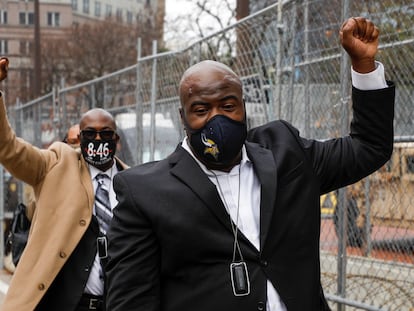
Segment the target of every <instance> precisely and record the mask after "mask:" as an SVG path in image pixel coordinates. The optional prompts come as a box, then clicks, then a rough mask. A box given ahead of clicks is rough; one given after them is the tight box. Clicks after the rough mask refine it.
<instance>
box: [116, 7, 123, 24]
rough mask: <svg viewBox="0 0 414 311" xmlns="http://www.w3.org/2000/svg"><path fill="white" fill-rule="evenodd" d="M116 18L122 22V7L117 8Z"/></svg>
mask: <svg viewBox="0 0 414 311" xmlns="http://www.w3.org/2000/svg"><path fill="white" fill-rule="evenodd" d="M116 20H117V21H118V22H122V9H116Z"/></svg>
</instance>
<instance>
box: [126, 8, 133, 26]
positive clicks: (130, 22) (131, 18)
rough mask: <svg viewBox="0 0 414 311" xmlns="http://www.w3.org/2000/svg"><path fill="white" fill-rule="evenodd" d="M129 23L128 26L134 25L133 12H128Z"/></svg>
mask: <svg viewBox="0 0 414 311" xmlns="http://www.w3.org/2000/svg"><path fill="white" fill-rule="evenodd" d="M126 18H127V23H128V24H132V22H133V15H132V12H131V11H127V17H126Z"/></svg>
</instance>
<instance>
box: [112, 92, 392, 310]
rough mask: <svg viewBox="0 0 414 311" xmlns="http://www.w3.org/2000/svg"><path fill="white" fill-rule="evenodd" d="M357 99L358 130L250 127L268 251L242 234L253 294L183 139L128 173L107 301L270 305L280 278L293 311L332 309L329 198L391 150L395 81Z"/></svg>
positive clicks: (223, 217) (117, 182)
mask: <svg viewBox="0 0 414 311" xmlns="http://www.w3.org/2000/svg"><path fill="white" fill-rule="evenodd" d="M353 96H354V119H353V122H352V124H351V134H350V136H347V137H343V138H338V139H332V140H329V141H324V142H320V141H315V140H308V139H304V138H301V137H300V136H299V133H298V131H297V130H296V129H295V128H294V127H292V126H291V125H289V124H288V123H286V122H283V121H275V122H271V123H269V124H266V125H264V126H261V127H258V128H256V129H253V130H251V131H250V132H249V135H248V141H247V142H246V148H247V152H248V156H249V158H250V159H251V160H252V162H253V166H254V170H255V173H256V174H257V176H258V179H259V181H260V184H261V204H260V246H261V249H260V251H257V250H256V249H255V248H254V246H253V245H252V244H251V243H250V242H249V241H248V240H247V239H246V238H245V236H243V234H242V233H241V234H240V239H239V243H240V247H241V251H242V253H243V256H244V259H245V261H246V262H247V266H248V270H249V274H250V281H251V293H250V295H248V296H243V297H235V296H234V295H233V293H232V287H231V282H230V272H229V265H230V262H231V259H232V252H233V233H232V230H231V225H230V222H229V216H228V214H227V212H226V210H225V207H224V205H223V203H222V201H221V200H220V196H219V194H218V192H217V190H216V187H215V186H214V184H213V183H211V182H210V180H209V179H208V177H207V176H206V175H205V174H204V173H203V171H202V170H201V169H200V167H199V166H198V165H197V163H196V162H195V161H194V159H193V158H192V157H191V156H190V155H189V154H188V153H187V152H186V151H185V150H184V149H183V148H182V147H181V146H178V148H177V149H176V151H175V152H174V153H173V154H171V155H170V156H169V157H168V158H167V159H165V160H162V161H159V162H152V163H147V164H144V165H141V166H138V167H135V168H133V169H130V170H128V171H125V172H122V173H119V174H118V175H117V176H116V177H115V179H114V188H115V191H116V192H117V195H118V200H119V205H118V206H117V207H116V209H115V211H114V218H113V222H112V226H111V229H110V232H109V234H108V236H109V256H110V259H109V262H108V266H107V277H108V296H107V309H108V310H111V311H116V310H142V311H153V310H157V311H158V310H162V311H183V310H197V311H204V310H206V311H207V310H209V311H210V310H223V311H224V310H226V311H227V310H241V311H243V310H249V311H250V310H265V308H266V280H270V281H271V282H272V284H273V286H274V287H275V288H276V290H277V292H278V293H279V295H280V297H281V299H282V300H283V302H284V303H285V305H286V306H287V309H288V310H289V311H304V310H324V305H325V300H324V297H323V292H322V290H321V286H320V264H319V233H320V206H319V197H320V195H321V194H322V193H325V192H328V191H331V190H333V189H336V188H339V187H342V186H345V185H348V184H350V183H353V182H355V181H357V180H359V179H360V178H362V177H364V176H366V175H368V174H370V173H372V172H373V171H375V170H376V169H378V168H379V167H380V166H382V165H383V164H384V163H385V162H386V161H387V160H388V159H389V157H390V155H391V152H392V144H393V102H394V87H393V86H391V87H389V88H387V89H383V90H376V91H364V92H363V91H359V90H356V89H354V90H353ZM258 208H259V207H258Z"/></svg>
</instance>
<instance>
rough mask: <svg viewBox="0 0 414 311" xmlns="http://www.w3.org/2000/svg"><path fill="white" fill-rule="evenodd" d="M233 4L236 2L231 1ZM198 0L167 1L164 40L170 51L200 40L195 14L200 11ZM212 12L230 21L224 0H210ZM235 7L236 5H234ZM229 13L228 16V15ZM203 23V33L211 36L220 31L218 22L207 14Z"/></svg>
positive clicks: (203, 16)
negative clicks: (218, 13) (221, 14)
mask: <svg viewBox="0 0 414 311" xmlns="http://www.w3.org/2000/svg"><path fill="white" fill-rule="evenodd" d="M230 1H231V2H230V3H232V2H233V1H234V3H235V1H236V0H230ZM195 3H196V0H194V1H188V0H165V21H166V22H165V29H164V39H165V42H166V44H167V47H169V48H170V49H180V48H185V47H186V46H187V45H188V43H189V42H194V41H196V40H197V39H199V38H198V32H196V31H195V27H194V25H195V23H194V16H195V15H196V14H194V13H195V12H197V11H198V10H199V9H198V8H197V6H196V5H195ZM208 5H209V6H211V7H210V9H211V11H212V12H214V13H216V12H220V13H223V14H224V16H223V20H226V21H227V20H228V19H229V18H228V16H229V14H231V12H228V9H227V8H226V7H225V6H224V5H223V0H209V1H208ZM234 7H235V4H234ZM226 13H227V15H226ZM202 18H203V19H202V21H201V23H202V24H204V25H205V29H204V31H203V33H204V34H205V35H206V34H210V33H213V32H214V31H218V30H220V27H219V25H218V23H217V21H215V20H213V19H212V18H211V17H210V18H209V17H208V16H207V15H206V14H204V15H202Z"/></svg>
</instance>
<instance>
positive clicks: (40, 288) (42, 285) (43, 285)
mask: <svg viewBox="0 0 414 311" xmlns="http://www.w3.org/2000/svg"><path fill="white" fill-rule="evenodd" d="M37 288H38V289H39V290H44V289H45V284H43V283H40V284H39V285H38V286H37Z"/></svg>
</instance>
